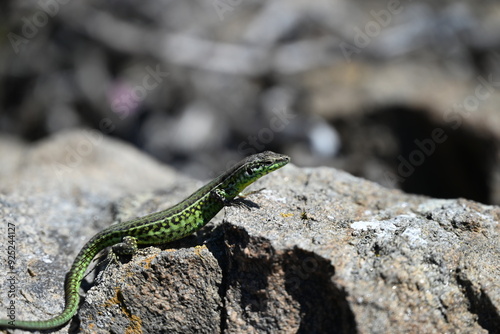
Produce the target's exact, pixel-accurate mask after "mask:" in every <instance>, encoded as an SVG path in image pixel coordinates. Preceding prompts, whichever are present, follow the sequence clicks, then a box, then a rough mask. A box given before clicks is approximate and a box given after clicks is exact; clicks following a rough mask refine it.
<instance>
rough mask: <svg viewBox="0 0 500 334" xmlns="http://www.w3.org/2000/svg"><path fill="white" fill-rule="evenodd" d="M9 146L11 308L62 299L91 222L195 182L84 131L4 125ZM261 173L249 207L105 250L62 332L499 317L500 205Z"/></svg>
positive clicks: (40, 307)
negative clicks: (175, 234) (168, 236)
mask: <svg viewBox="0 0 500 334" xmlns="http://www.w3.org/2000/svg"><path fill="white" fill-rule="evenodd" d="M89 136H90V137H89ZM88 138H94V139H93V140H90V139H88ZM85 143H87V144H86V145H87V146H88V147H87V149H82V147H85V145H84V144H85ZM88 143H90V144H88ZM78 147H80V149H78ZM72 150H73V151H74V152H73V151H72ZM71 152H73V154H71ZM75 152H76V153H75ZM78 152H80V154H79V153H78ZM0 153H1V154H2V156H4V157H11V158H10V159H6V162H5V164H3V165H2V167H1V169H0V178H1V179H0V212H1V217H2V233H1V235H0V244H2V245H6V244H7V240H8V239H7V225H8V223H9V222H10V223H11V224H15V226H16V235H15V241H16V246H17V248H16V251H17V254H16V259H17V262H16V265H15V267H16V284H15V287H16V296H15V298H14V300H15V305H16V316H17V317H18V319H44V318H48V317H50V316H53V315H55V314H57V313H58V312H60V310H61V308H62V302H63V298H62V293H63V290H62V281H63V279H64V274H65V273H66V271H67V270H68V268H69V266H70V264H71V262H72V260H73V258H74V256H75V255H76V253H77V252H78V250H79V249H80V247H81V246H83V244H84V243H85V241H86V240H88V239H89V238H90V237H91V236H92V235H93V233H96V232H97V231H98V230H100V229H102V228H103V227H105V226H107V225H109V224H111V223H112V222H113V220H124V219H128V218H131V217H134V216H140V215H143V214H145V213H147V212H151V211H155V210H160V209H163V208H165V207H168V206H169V205H171V204H173V203H175V202H177V201H178V200H180V199H182V198H183V197H184V196H186V195H188V194H189V193H190V192H192V191H193V190H195V189H197V187H199V186H200V185H201V184H202V183H201V182H193V181H188V180H184V179H182V178H180V177H179V176H177V175H176V174H174V173H173V172H172V171H171V170H169V169H167V168H165V167H162V166H160V165H158V164H157V163H155V162H154V161H152V160H150V159H149V158H148V157H146V156H143V155H142V154H140V153H138V152H137V151H135V150H134V149H132V148H130V147H128V146H125V145H122V144H121V143H119V142H116V141H113V140H109V139H107V138H101V137H99V136H97V135H95V134H94V135H93V136H92V133H90V135H89V133H88V132H85V131H76V132H72V133H66V134H62V135H59V136H57V137H54V138H51V139H49V140H46V141H43V142H40V143H38V144H36V145H33V146H25V145H24V144H22V143H12V142H11V141H9V140H8V139H5V138H4V139H2V140H0ZM78 157H80V159H77V158H78ZM72 159H75V160H74V161H75V163H74V164H71V165H70V163H71V161H73V160H72ZM66 167H68V168H66ZM262 187H265V190H262V191H261V192H258V193H256V194H253V195H251V196H250V197H248V199H249V200H250V201H252V202H254V203H255V207H253V208H252V209H250V210H246V209H244V208H241V207H228V208H226V209H225V210H224V211H223V213H221V214H220V215H218V217H217V218H216V219H214V221H213V222H212V223H211V224H209V225H208V226H207V227H206V228H205V229H204V230H202V231H201V232H200V233H198V234H197V236H193V237H189V238H187V239H186V240H183V241H181V242H177V243H175V244H170V245H167V246H166V247H168V249H166V250H164V251H160V250H159V249H158V248H155V247H147V248H144V249H142V250H141V251H140V252H139V253H138V254H137V255H136V256H134V257H133V258H132V259H130V258H128V259H127V258H121V259H119V260H120V261H119V262H117V263H110V264H109V265H108V267H107V269H106V270H104V271H100V274H99V275H98V277H97V279H95V280H94V281H95V282H94V283H93V284H92V285H90V284H87V283H86V284H85V286H84V288H85V289H86V290H88V291H87V297H86V298H85V300H84V302H83V304H82V306H81V308H80V310H79V313H78V316H77V317H75V318H74V319H73V321H72V322H71V323H70V324H69V325H67V326H65V327H63V328H62V329H61V330H59V331H58V332H60V333H67V332H68V331H69V332H85V333H94V332H100V333H107V332H112V333H161V332H165V333H166V332H168V333H187V332H202V333H221V332H224V333H242V332H246V333H254V332H280V333H281V332H282V333H294V332H299V333H353V332H354V333H355V332H358V333H417V332H420V333H445V332H447V333H454V332H467V333H488V332H489V333H495V331H497V330H498V328H500V311H499V310H500V286H499V283H498V277H499V276H500V269H499V268H500V263H499V262H500V261H499V260H500V241H499V240H500V238H499V234H500V227H499V223H498V222H499V219H500V217H499V216H500V208H498V207H496V206H486V205H481V204H478V203H475V202H472V201H467V200H463V199H459V200H436V199H431V198H426V197H420V196H412V195H407V194H404V193H401V192H399V191H396V190H388V189H385V188H383V187H381V186H379V185H377V184H374V183H371V182H368V181H364V180H362V179H359V178H356V177H353V176H351V175H349V174H347V173H344V172H339V171H337V170H334V169H330V168H314V169H301V168H297V167H295V166H293V165H289V166H286V167H285V168H283V169H281V170H279V171H276V172H274V173H273V174H271V175H270V176H267V177H265V178H263V179H261V180H260V181H258V183H257V184H255V185H253V186H252V189H259V188H262ZM196 246H198V247H196ZM200 246H201V247H200ZM2 257H3V258H5V257H6V251H5V250H4V254H2ZM3 261H5V260H3ZM91 277H92V276H91V275H90V276H89V277H88V278H87V280H88V281H89V282H92V279H91ZM6 278H7V272H6V271H5V270H4V271H2V272H1V273H0V282H1V287H2V289H1V292H0V293H1V295H0V310H3V311H2V314H1V315H0V316H1V317H2V318H3V317H4V316H5V307H6V305H7V303H9V302H10V299H9V298H8V297H7V290H8V284H7V283H6ZM89 287H90V289H89Z"/></svg>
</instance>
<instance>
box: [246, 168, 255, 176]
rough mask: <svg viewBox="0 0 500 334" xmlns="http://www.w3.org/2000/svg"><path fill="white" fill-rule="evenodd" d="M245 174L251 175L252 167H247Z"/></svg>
mask: <svg viewBox="0 0 500 334" xmlns="http://www.w3.org/2000/svg"><path fill="white" fill-rule="evenodd" d="M246 172H247V174H248V175H250V176H252V175H253V169H252V168H247V170H246Z"/></svg>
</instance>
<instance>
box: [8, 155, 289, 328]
mask: <svg viewBox="0 0 500 334" xmlns="http://www.w3.org/2000/svg"><path fill="white" fill-rule="evenodd" d="M289 161H290V158H289V157H288V156H286V155H282V154H277V153H273V152H270V151H266V152H263V153H259V154H255V155H251V156H249V157H247V158H246V159H243V160H242V161H240V162H239V163H237V164H236V165H235V166H233V167H232V168H230V169H229V170H227V171H226V172H225V173H223V174H222V175H220V176H219V177H217V178H215V179H214V180H212V181H210V182H209V183H208V184H206V185H205V186H203V187H202V188H200V189H199V190H198V191H196V192H195V193H193V194H192V195H191V196H189V197H188V198H186V199H185V200H183V201H182V202H180V203H179V204H177V205H174V206H173V207H171V208H169V209H166V210H163V211H160V212H156V213H152V214H150V215H147V216H144V217H141V218H136V219H133V220H130V221H126V222H122V223H119V224H116V225H111V226H110V227H108V228H106V229H104V230H103V231H101V232H99V233H97V234H96V235H95V236H94V237H93V238H92V239H90V241H89V242H87V243H86V244H85V246H83V248H82V249H81V250H80V252H79V253H78V255H77V256H76V258H75V261H74V262H73V265H72V266H71V269H70V271H69V272H68V274H67V275H66V280H65V283H64V292H65V301H66V303H65V306H64V310H63V311H62V313H61V314H59V315H58V316H56V317H54V318H51V319H48V320H41V321H18V320H9V319H1V320H0V329H1V328H19V329H28V330H44V329H54V328H58V327H61V326H63V325H64V324H66V323H67V322H68V321H69V320H70V319H71V318H72V317H73V316H74V315H75V313H76V311H77V310H78V304H79V301H80V295H79V290H80V284H81V281H82V279H83V277H84V274H85V272H86V270H87V269H88V267H89V265H90V263H91V262H92V260H93V259H94V257H95V256H96V255H97V254H98V253H99V252H100V251H102V250H104V249H105V248H107V247H109V246H113V247H112V250H113V251H114V252H115V253H120V254H123V253H127V254H132V253H134V252H135V250H137V246H138V245H158V244H165V243H168V242H171V241H174V240H178V239H181V238H184V237H186V236H187V235H189V234H191V233H193V232H195V231H197V230H199V229H200V228H202V227H203V226H204V225H206V224H207V223H208V222H209V221H210V220H211V219H212V218H213V217H214V216H215V215H216V214H217V213H218V212H219V211H220V210H221V209H222V208H223V207H224V206H226V205H229V204H231V203H232V201H233V200H234V198H235V197H237V196H238V195H239V194H240V193H241V191H243V189H245V188H246V187H247V186H248V185H250V184H251V183H253V182H254V181H256V180H257V179H259V178H260V177H262V176H264V175H266V174H268V173H270V172H272V171H274V170H276V169H278V168H281V167H283V166H284V165H286V164H287V163H288V162H289Z"/></svg>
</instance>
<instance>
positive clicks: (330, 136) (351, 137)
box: [0, 0, 500, 204]
mask: <svg viewBox="0 0 500 334" xmlns="http://www.w3.org/2000/svg"><path fill="white" fill-rule="evenodd" d="M0 30H1V33H0V131H1V132H2V133H3V134H4V135H6V136H9V137H11V138H12V141H13V145H15V141H19V140H22V141H36V140H39V139H41V138H44V137H46V136H49V135H51V134H53V133H55V132H58V131H63V130H65V129H69V128H75V127H77V128H82V129H83V128H89V127H90V128H94V129H97V130H99V131H101V132H102V133H104V134H106V135H110V136H114V137H118V138H121V139H123V140H125V141H128V142H130V143H132V144H133V145H135V146H136V147H138V148H139V149H141V150H144V151H146V152H148V153H149V154H151V155H152V156H154V157H156V158H157V159H159V160H161V161H163V162H165V163H168V164H171V165H173V166H175V167H176V168H178V169H179V170H182V171H183V172H185V173H187V174H190V175H192V176H196V177H197V178H204V179H207V178H210V177H213V176H215V175H216V174H218V173H220V172H221V171H223V170H224V169H225V168H227V167H228V165H230V164H231V163H232V162H234V161H236V160H238V159H240V158H241V157H243V156H246V155H248V154H251V153H255V152H258V151H263V150H274V151H278V152H282V153H286V154H289V155H291V156H292V160H293V162H294V163H295V164H297V165H299V166H318V165H326V166H332V167H336V168H341V169H344V170H346V171H348V172H349V173H352V174H354V175H357V176H361V177H364V178H367V179H370V180H373V181H376V182H379V183H380V184H382V185H384V186H388V187H393V188H401V189H403V190H404V191H407V192H410V193H418V194H426V195H429V196H433V197H443V198H455V197H465V198H468V199H472V200H476V201H480V202H483V203H488V204H500V169H499V167H498V157H499V145H498V143H499V140H500V113H499V111H498V109H499V108H500V107H499V106H500V94H499V91H500V3H498V2H495V1H474V2H473V1H409V0H407V1H396V0H384V1H361V0H358V1H347V0H344V1H342V0H330V1H326V0H315V1H305V0H293V1H280V0H274V1H262V0H252V1H242V0H195V1H180V0H171V1H154V0H150V1H145V2H144V1H102V0H91V1H86V2H79V1H69V0H39V1H27V0H26V1H13V0H9V1H2V2H1V3H0ZM73 149H78V148H73ZM2 159H9V157H2ZM63 163H64V162H63Z"/></svg>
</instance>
